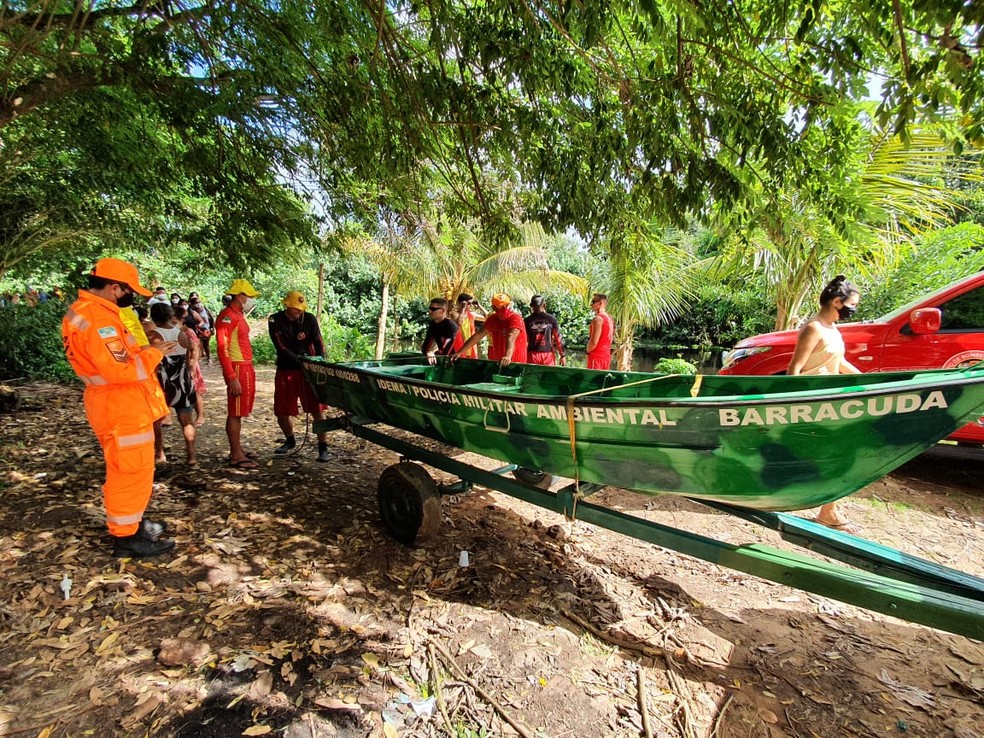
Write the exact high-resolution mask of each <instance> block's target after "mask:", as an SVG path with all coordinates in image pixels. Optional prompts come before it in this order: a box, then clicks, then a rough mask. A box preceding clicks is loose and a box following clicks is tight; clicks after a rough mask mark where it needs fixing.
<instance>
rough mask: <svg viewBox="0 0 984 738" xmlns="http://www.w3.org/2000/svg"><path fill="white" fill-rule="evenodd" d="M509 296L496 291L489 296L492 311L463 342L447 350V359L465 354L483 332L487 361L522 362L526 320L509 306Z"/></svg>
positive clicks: (525, 343) (457, 357)
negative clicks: (480, 325) (486, 346)
mask: <svg viewBox="0 0 984 738" xmlns="http://www.w3.org/2000/svg"><path fill="white" fill-rule="evenodd" d="M511 306H512V298H511V297H510V296H509V295H507V294H506V293H505V292H500V293H499V294H497V295H495V296H494V297H493V298H492V314H491V315H489V316H488V317H487V318H486V319H485V324H484V325H483V326H482V327H481V329H480V330H478V331H477V332H476V333H475V334H474V335H473V336H472V337H471V338H469V339H468V340H467V341H465V344H464V345H463V346H462V347H461V348H460V349H459V350H458V351H455V352H454V353H453V354H451V357H450V358H451V361H456V360H458V359H459V358H461V357H462V356H468V352H469V351H470V350H471V348H472V346H475V345H476V344H477V343H478V342H479V341H481V340H482V339H483V338H485V337H486V336H488V337H489V361H498V362H499V365H500V366H503V367H505V366H509V364H525V363H526V345H527V339H526V324H525V323H523V318H522V317H521V316H520V314H519V313H517V312H516V311H515V310H513V309H512V307H511Z"/></svg>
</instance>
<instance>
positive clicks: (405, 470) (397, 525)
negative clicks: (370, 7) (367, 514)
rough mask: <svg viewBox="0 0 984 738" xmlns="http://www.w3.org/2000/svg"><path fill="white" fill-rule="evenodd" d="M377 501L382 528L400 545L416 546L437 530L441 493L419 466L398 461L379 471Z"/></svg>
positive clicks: (438, 527) (439, 520)
mask: <svg viewBox="0 0 984 738" xmlns="http://www.w3.org/2000/svg"><path fill="white" fill-rule="evenodd" d="M378 499H379V514H380V516H381V517H382V519H383V525H385V526H386V529H387V530H388V531H389V533H390V535H391V536H393V538H395V539H396V540H398V541H399V542H400V543H403V544H406V545H407V546H412V545H413V544H415V543H420V542H421V541H425V540H427V539H428V538H431V537H432V536H434V535H436V534H437V531H438V530H439V529H440V527H441V494H440V492H438V490H437V485H436V484H435V483H434V480H433V479H431V475H430V474H428V473H427V471H426V470H425V469H424V468H423V467H422V466H421V465H420V464H413V463H410V462H401V463H399V464H393V465H392V466H389V467H387V468H386V469H385V470H383V473H382V474H381V475H380V477H379V489H378Z"/></svg>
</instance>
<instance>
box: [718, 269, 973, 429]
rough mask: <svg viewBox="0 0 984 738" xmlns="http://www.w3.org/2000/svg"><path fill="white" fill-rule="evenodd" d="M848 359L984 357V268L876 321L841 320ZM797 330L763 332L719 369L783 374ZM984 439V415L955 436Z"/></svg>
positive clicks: (867, 365) (952, 364)
mask: <svg viewBox="0 0 984 738" xmlns="http://www.w3.org/2000/svg"><path fill="white" fill-rule="evenodd" d="M837 327H838V329H840V332H841V335H843V336H844V344H845V346H846V347H847V359H848V361H850V362H851V363H852V364H854V366H856V367H857V368H858V369H860V370H861V371H863V372H888V371H896V370H899V371H901V370H909V369H953V368H958V367H962V366H967V365H969V364H974V363H976V362H978V361H981V360H984V272H978V273H977V274H974V275H972V276H970V277H966V278H964V279H960V280H957V281H956V282H954V283H953V284H950V285H948V286H946V287H944V288H943V289H940V290H937V291H936V292H933V293H932V294H930V295H927V296H925V297H921V298H919V299H918V300H915V301H913V302H911V303H909V304H908V305H906V306H904V307H901V308H899V309H898V310H895V311H894V312H891V313H888V314H887V315H883V316H882V317H880V318H878V319H877V320H870V321H863V322H860V323H842V324H838V326H837ZM796 336H797V332H796V331H794V330H792V331H777V332H775V333H764V334H762V335H761V336H753V337H751V338H746V339H744V340H743V341H740V342H739V343H738V344H737V345H736V346H735V347H734V348H733V349H732V350H731V351H729V352H728V353H727V354H725V357H724V367H723V368H722V369H721V371H720V372H719V373H720V374H783V373H785V371H786V368H787V367H788V366H789V360H790V359H791V358H792V356H793V349H794V348H795V347H796ZM950 438H951V440H954V441H958V442H960V443H966V444H975V445H981V444H984V417H981V418H978V420H977V422H976V423H968V424H967V425H965V426H964V427H963V428H961V429H960V430H959V431H957V432H956V433H954V434H953V435H952V436H950Z"/></svg>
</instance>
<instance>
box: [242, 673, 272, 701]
mask: <svg viewBox="0 0 984 738" xmlns="http://www.w3.org/2000/svg"><path fill="white" fill-rule="evenodd" d="M272 689H273V673H272V672H269V671H261V672H260V673H259V674H258V675H257V677H256V679H254V680H253V683H252V684H250V685H249V689H247V690H246V699H248V700H253V701H256V700H258V699H260V698H262V697H266V696H267V695H268V694H270V690H272Z"/></svg>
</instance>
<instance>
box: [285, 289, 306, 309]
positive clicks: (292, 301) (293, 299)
mask: <svg viewBox="0 0 984 738" xmlns="http://www.w3.org/2000/svg"><path fill="white" fill-rule="evenodd" d="M283 302H284V307H288V308H294V309H296V310H307V300H305V299H304V295H302V294H301V293H300V292H298V291H297V290H293V291H292V292H288V293H287V295H286V296H285V297H284V300H283Z"/></svg>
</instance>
